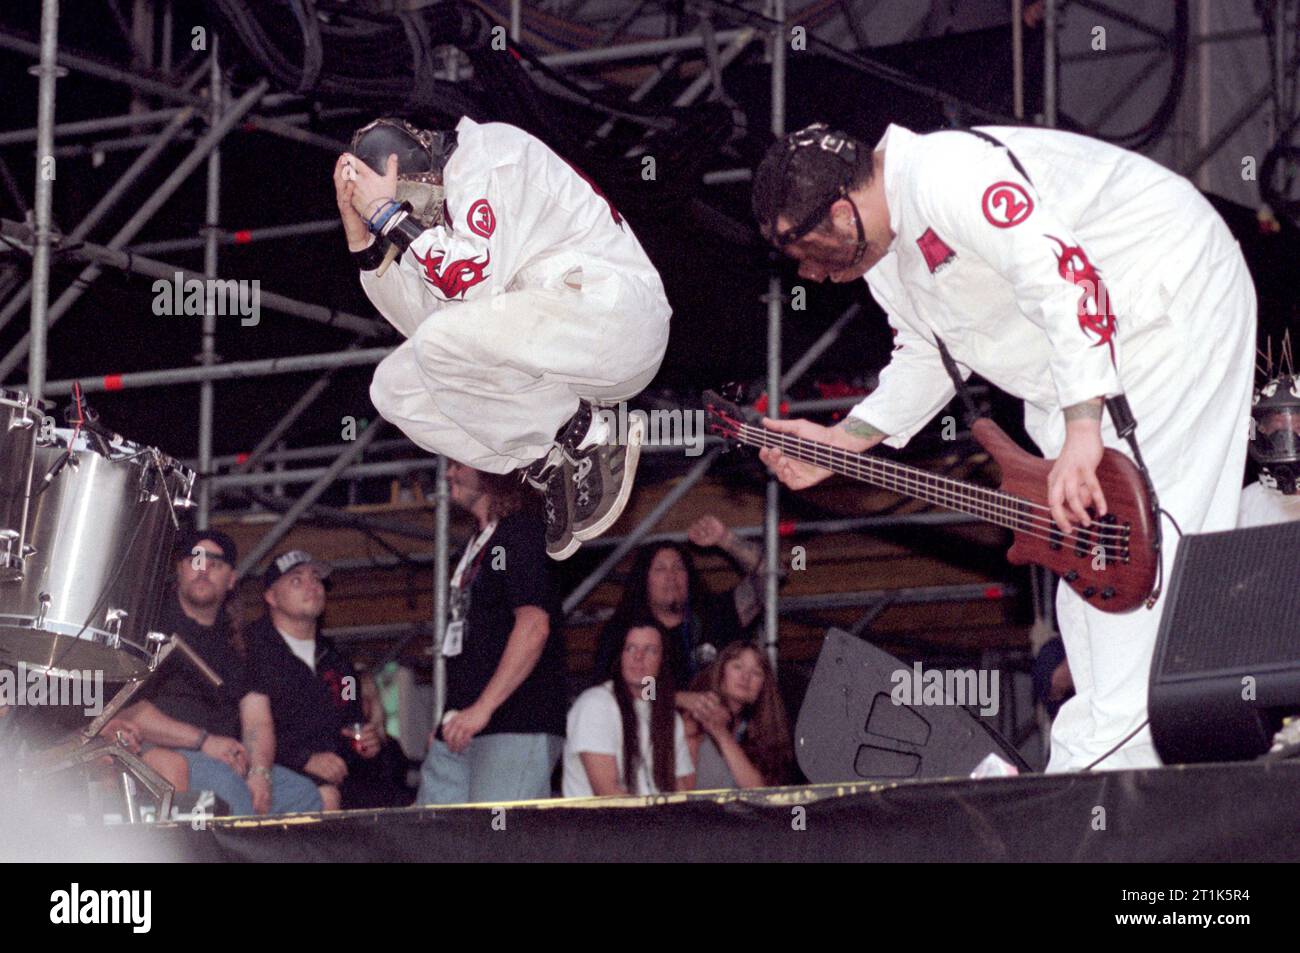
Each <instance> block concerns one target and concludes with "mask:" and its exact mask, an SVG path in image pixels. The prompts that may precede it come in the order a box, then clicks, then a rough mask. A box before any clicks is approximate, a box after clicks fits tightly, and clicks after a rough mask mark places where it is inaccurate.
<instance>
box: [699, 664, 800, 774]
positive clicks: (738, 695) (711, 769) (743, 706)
mask: <svg viewBox="0 0 1300 953" xmlns="http://www.w3.org/2000/svg"><path fill="white" fill-rule="evenodd" d="M691 687H692V688H694V689H695V690H697V691H699V692H711V693H713V694H714V695H716V696H717V697H718V698H720V699H721V700H722V704H721V705H720V706H717V707H716V708H712V709H709V710H708V713H707V714H706V715H705V716H704V717H703V718H701V719H696V718H695V717H694V716H691V715H687V717H686V741H687V744H688V745H689V746H690V751H691V758H692V760H693V761H694V763H695V786H696V788H698V789H701V790H708V789H713V788H760V787H771V786H775V785H779V784H788V783H789V782H790V779H791V773H792V772H791V765H792V764H793V762H794V749H793V746H792V745H791V742H790V726H789V721H788V719H787V718H786V713H785V703H784V702H782V701H781V693H780V691H779V690H778V688H777V683H776V677H775V674H774V673H773V671H772V666H771V664H769V662H768V660H767V656H765V655H764V654H763V653H762V651H761V650H759V648H758V647H757V646H754V645H751V644H749V643H745V642H732V643H731V644H730V645H728V646H727V647H726V648H724V649H723V650H722V654H721V655H719V656H718V659H717V661H716V662H714V663H713V664H712V665H710V666H709V667H708V668H707V669H705V670H704V671H703V672H701V673H700V674H699V675H697V676H696V677H695V682H694V683H693V684H692V686H691Z"/></svg>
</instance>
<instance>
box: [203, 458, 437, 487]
mask: <svg viewBox="0 0 1300 953" xmlns="http://www.w3.org/2000/svg"><path fill="white" fill-rule="evenodd" d="M437 468H438V463H437V458H436V457H426V458H424V459H422V460H390V461H387V462H384V463H356V464H353V465H352V466H350V467H348V468H347V469H346V470H344V471H342V473H340V474H339V479H340V480H364V479H366V478H368V477H381V476H382V477H394V476H404V475H405V474H407V473H415V472H417V471H420V470H436V469H437ZM328 472H329V468H328V467H304V468H303V469H301V470H272V471H270V472H267V473H223V474H221V475H219V476H214V477H209V482H210V483H211V484H212V486H213V489H214V490H215V491H218V492H220V491H223V490H229V489H235V488H241V487H260V486H287V485H289V484H293V483H312V482H314V481H315V480H317V479H319V478H320V477H321V476H323V475H324V474H326V473H328Z"/></svg>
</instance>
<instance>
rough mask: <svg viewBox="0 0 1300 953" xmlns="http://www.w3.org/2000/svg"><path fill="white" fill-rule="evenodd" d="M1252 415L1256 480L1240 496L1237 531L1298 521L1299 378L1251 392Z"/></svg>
mask: <svg viewBox="0 0 1300 953" xmlns="http://www.w3.org/2000/svg"><path fill="white" fill-rule="evenodd" d="M1252 416H1253V418H1254V427H1253V435H1252V439H1251V441H1250V455H1251V457H1252V458H1254V460H1255V464H1256V465H1257V466H1258V467H1259V479H1258V480H1257V481H1256V482H1254V483H1252V484H1251V485H1250V486H1248V487H1246V488H1245V489H1244V490H1242V491H1241V508H1240V510H1239V511H1238V517H1237V526H1238V527H1240V528H1242V529H1244V528H1246V527H1248V526H1267V525H1270V524H1272V523H1287V522H1290V521H1292V520H1300V486H1298V485H1297V484H1300V374H1279V375H1278V376H1277V377H1274V378H1272V379H1271V380H1269V381H1267V382H1265V384H1264V386H1262V387H1261V388H1260V389H1259V390H1258V391H1256V392H1255V397H1254V400H1253V406H1252ZM1297 555H1298V556H1300V554H1297Z"/></svg>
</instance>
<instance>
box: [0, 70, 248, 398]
mask: <svg viewBox="0 0 1300 953" xmlns="http://www.w3.org/2000/svg"><path fill="white" fill-rule="evenodd" d="M268 85H269V84H268V82H267V81H266V80H265V79H263V80H259V81H258V83H257V84H256V85H255V86H253V88H252V89H250V90H249V91H248V92H246V93H245V94H244V95H243V96H241V97H240V98H239V100H238V101H237V102H236V103H235V105H234V106H233V107H232V108H231V109H230V111H229V112H227V113H226V114H225V115H224V116H222V117H221V121H220V122H219V123H217V125H215V126H214V127H213V128H212V129H211V130H209V131H208V133H207V134H206V135H205V136H204V137H203V138H202V139H200V140H199V142H198V143H197V144H196V145H195V147H194V150H193V151H192V152H191V153H190V154H189V155H187V156H186V157H185V158H184V159H182V160H181V163H180V165H178V166H177V167H176V169H175V170H174V171H173V172H172V174H171V175H169V176H168V177H167V179H166V181H164V182H163V183H162V185H160V186H159V187H158V188H157V190H156V191H154V192H152V193H150V195H149V197H148V198H147V199H145V201H144V204H142V205H141V206H140V208H139V209H138V210H136V213H135V214H134V215H132V216H131V218H130V219H129V220H128V221H127V223H126V224H125V225H123V226H122V227H121V229H119V230H118V232H117V234H116V235H114V236H113V238H112V240H111V241H110V242H109V243H108V248H110V249H111V250H113V251H117V250H118V249H120V248H122V247H123V246H124V245H127V244H128V243H130V241H131V239H133V238H134V237H135V236H136V233H137V232H139V231H140V229H142V228H144V226H145V225H146V224H148V222H149V220H150V219H151V218H153V216H154V214H155V213H156V212H157V211H158V209H160V208H161V207H162V206H163V205H164V204H165V203H166V202H167V200H168V199H170V198H171V197H172V194H173V193H174V192H175V191H176V190H177V189H178V188H180V186H181V184H182V183H183V182H184V181H185V180H186V179H187V178H189V175H190V173H191V172H193V171H194V170H195V169H196V168H197V167H198V164H199V163H200V162H202V161H203V160H204V159H206V158H207V156H208V153H210V152H211V151H212V150H213V149H214V148H216V146H217V144H218V143H220V141H221V139H222V137H223V136H225V134H226V133H227V132H229V131H230V129H231V128H232V127H233V126H234V125H235V123H237V122H239V121H240V120H241V119H242V118H243V117H244V116H245V115H246V114H247V113H248V111H249V110H250V109H252V108H253V106H254V105H256V104H257V101H258V99H260V98H261V96H262V94H263V93H265V92H266V89H267V86H268ZM101 271H102V269H101V268H100V267H99V266H98V265H91V266H90V267H89V268H86V269H84V270H83V271H82V272H81V274H80V275H78V276H77V280H76V281H74V282H73V283H72V286H71V287H70V288H68V289H67V290H66V291H65V292H63V294H62V295H60V296H59V300H58V301H56V302H55V303H54V307H53V308H51V309H50V312H49V317H48V326H49V327H53V326H54V323H55V322H56V321H58V319H59V318H60V317H62V316H63V315H64V314H65V313H66V312H67V310H68V309H69V308H70V307H72V305H73V303H74V302H75V301H76V300H77V299H78V298H80V297H81V295H82V293H83V292H84V291H85V289H86V288H88V287H89V286H90V283H91V282H93V281H94V280H95V279H96V278H97V277H99V275H100V273H101ZM30 345H31V335H23V338H22V340H21V341H19V342H18V344H16V345H15V346H14V348H13V349H12V350H11V351H10V352H9V353H8V354H6V355H5V357H4V359H3V360H0V381H3V380H5V379H6V378H7V377H8V376H9V375H10V374H11V373H13V371H14V368H16V367H17V366H18V365H19V364H20V363H21V362H22V360H23V358H24V357H25V356H26V355H27V350H28V348H29V347H30Z"/></svg>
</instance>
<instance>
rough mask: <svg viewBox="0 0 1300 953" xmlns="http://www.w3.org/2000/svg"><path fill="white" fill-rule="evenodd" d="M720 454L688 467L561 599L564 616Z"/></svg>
mask: <svg viewBox="0 0 1300 953" xmlns="http://www.w3.org/2000/svg"><path fill="white" fill-rule="evenodd" d="M719 453H720V451H719V450H716V449H714V450H710V451H709V452H708V453H707V454H705V455H704V456H702V457H701V458H700V459H699V462H697V463H696V464H695V466H693V467H691V469H690V470H688V471H687V472H686V475H685V476H683V477H682V478H681V479H680V480H678V481H677V485H676V486H674V487H673V488H672V489H671V490H669V491H668V492H667V493H666V494H665V495H664V497H663V499H661V500H660V501H659V502H658V503H656V504H655V507H654V509H652V510H651V511H650V512H649V513H647V514H646V515H645V518H644V519H643V520H641V522H640V523H638V524H637V525H636V526H635V527H633V529H632V531H631V532H630V533H628V534H627V535H626V536H625V537H623V540H622V542H620V543H619V544H618V545H617V546H615V547H614V551H613V552H612V553H610V554H609V555H608V556H606V557H605V559H604V561H603V562H602V563H601V564H600V565H599V566H597V567H596V569H595V571H594V572H592V573H591V575H589V576H587V577H586V578H585V579H583V580H582V582H580V583H578V585H577V586H576V587H574V589H573V591H572V592H570V593H569V594H568V595H567V596H566V597H565V599H564V607H563V608H564V615H566V616H567V615H568V614H569V613H570V612H572V611H573V610H574V609H576V608H577V607H578V606H579V604H581V602H582V600H583V599H585V598H587V596H588V595H590V593H591V591H592V590H593V589H595V588H596V587H597V586H598V585H600V584H601V582H602V581H603V580H604V579H605V577H606V576H608V575H609V574H610V573H611V572H613V571H614V567H616V566H617V565H618V564H619V563H620V562H622V561H623V557H624V556H626V555H627V554H628V553H630V552H631V551H632V550H633V549H634V548H636V546H637V545H638V544H639V543H640V542H641V540H642V539H644V538H645V537H646V536H647V535H648V534H649V532H650V530H651V529H653V528H654V527H655V526H657V525H658V524H659V521H660V520H661V519H663V518H664V515H665V514H667V512H668V511H669V510H671V509H672V508H673V507H674V506H676V505H677V501H678V500H680V499H681V498H682V497H683V496H685V495H686V494H687V492H688V491H689V490H690V489H691V487H693V486H695V484H697V483H699V482H700V478H701V477H703V476H704V474H706V473H708V472H709V467H711V466H713V461H714V460H716V459H718V454H719Z"/></svg>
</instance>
